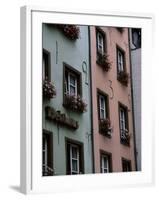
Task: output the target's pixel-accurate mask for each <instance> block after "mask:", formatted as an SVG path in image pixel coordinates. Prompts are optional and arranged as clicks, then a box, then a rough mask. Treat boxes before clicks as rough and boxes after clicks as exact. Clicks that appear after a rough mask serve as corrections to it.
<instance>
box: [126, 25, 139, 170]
mask: <svg viewBox="0 0 159 200" xmlns="http://www.w3.org/2000/svg"><path fill="white" fill-rule="evenodd" d="M128 41H129V60H130V75H131V76H130V79H131V101H132V117H133V132H134V134H133V136H134V137H133V138H134V156H135V168H136V171H138V166H137V150H136V131H135V130H136V129H135V114H134V95H133V78H132V61H131V46H130V42H131V41H130V28H128Z"/></svg>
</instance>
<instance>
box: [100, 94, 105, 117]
mask: <svg viewBox="0 0 159 200" xmlns="http://www.w3.org/2000/svg"><path fill="white" fill-rule="evenodd" d="M102 98H103V100H104V107H103V108H102V105H101V99H102ZM99 111H100V113H99V116H100V119H105V118H106V98H105V97H104V96H103V95H101V94H99ZM102 111H104V117H103V118H102V117H101V116H102Z"/></svg>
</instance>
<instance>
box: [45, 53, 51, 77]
mask: <svg viewBox="0 0 159 200" xmlns="http://www.w3.org/2000/svg"><path fill="white" fill-rule="evenodd" d="M46 79H48V80H51V70H50V53H49V52H48V51H46V50H43V80H46Z"/></svg>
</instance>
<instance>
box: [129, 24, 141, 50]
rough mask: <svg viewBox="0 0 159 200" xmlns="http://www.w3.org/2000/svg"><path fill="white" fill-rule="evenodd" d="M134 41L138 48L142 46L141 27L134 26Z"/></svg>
mask: <svg viewBox="0 0 159 200" xmlns="http://www.w3.org/2000/svg"><path fill="white" fill-rule="evenodd" d="M131 31H132V43H133V44H134V46H135V47H136V48H137V49H138V48H141V29H140V28H132V29H131Z"/></svg>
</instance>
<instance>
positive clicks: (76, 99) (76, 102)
mask: <svg viewBox="0 0 159 200" xmlns="http://www.w3.org/2000/svg"><path fill="white" fill-rule="evenodd" d="M64 106H65V107H66V108H68V109H71V110H73V111H78V112H85V111H86V107H87V104H86V103H85V102H84V101H83V100H82V98H81V97H80V95H77V96H76V95H70V94H66V95H65V99H64Z"/></svg>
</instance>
